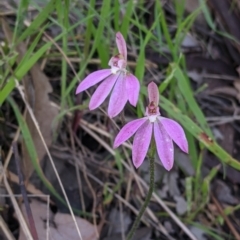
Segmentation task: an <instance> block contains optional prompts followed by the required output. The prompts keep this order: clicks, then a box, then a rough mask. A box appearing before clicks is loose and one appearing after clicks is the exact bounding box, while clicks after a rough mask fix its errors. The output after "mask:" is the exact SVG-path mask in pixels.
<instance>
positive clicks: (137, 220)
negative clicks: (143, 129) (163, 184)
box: [127, 147, 155, 240]
mask: <svg viewBox="0 0 240 240" xmlns="http://www.w3.org/2000/svg"><path fill="white" fill-rule="evenodd" d="M153 148H154V149H155V147H153ZM150 152H151V153H150V154H149V168H150V183H149V190H148V193H147V196H146V199H145V202H144V203H143V205H142V207H141V209H140V211H139V214H138V216H137V218H136V220H135V221H134V223H133V226H132V228H131V230H130V232H129V233H128V235H127V240H131V239H132V237H133V235H134V233H135V231H136V229H137V227H138V225H139V222H140V220H141V218H142V215H143V213H144V212H145V210H146V207H147V206H148V204H149V202H150V200H151V197H152V193H153V188H154V154H155V151H150Z"/></svg>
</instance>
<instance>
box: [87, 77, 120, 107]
mask: <svg viewBox="0 0 240 240" xmlns="http://www.w3.org/2000/svg"><path fill="white" fill-rule="evenodd" d="M118 77H119V74H113V75H111V76H109V77H108V78H107V79H105V80H104V81H103V82H102V83H101V84H100V85H99V86H98V88H97V89H96V91H95V92H94V93H93V95H92V97H91V100H90V102H89V109H90V110H93V109H95V108H97V107H99V106H100V105H101V104H102V103H103V101H104V100H105V99H106V98H107V96H108V95H109V93H110V92H111V90H112V88H113V86H114V84H115V83H116V81H117V79H118Z"/></svg>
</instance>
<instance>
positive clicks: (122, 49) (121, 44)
mask: <svg viewBox="0 0 240 240" xmlns="http://www.w3.org/2000/svg"><path fill="white" fill-rule="evenodd" d="M116 43H117V48H118V51H119V53H120V54H121V55H122V56H123V57H124V60H125V61H127V45H126V42H125V39H124V37H123V35H122V34H121V33H120V32H117V33H116Z"/></svg>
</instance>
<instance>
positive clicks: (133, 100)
mask: <svg viewBox="0 0 240 240" xmlns="http://www.w3.org/2000/svg"><path fill="white" fill-rule="evenodd" d="M126 89H127V95H128V100H129V102H130V104H131V105H133V106H134V107H136V105H137V101H138V96H139V91H140V84H139V81H138V79H137V78H136V77H135V76H134V75H132V74H131V73H130V74H127V76H126Z"/></svg>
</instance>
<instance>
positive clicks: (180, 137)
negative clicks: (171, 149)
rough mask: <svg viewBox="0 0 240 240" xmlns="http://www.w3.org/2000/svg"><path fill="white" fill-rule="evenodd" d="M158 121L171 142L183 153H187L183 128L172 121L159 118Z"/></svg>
mask: <svg viewBox="0 0 240 240" xmlns="http://www.w3.org/2000/svg"><path fill="white" fill-rule="evenodd" d="M159 120H160V122H161V123H162V125H163V127H164V129H165V130H166V132H167V133H168V135H169V136H170V137H171V138H172V140H173V141H174V142H175V143H176V144H177V145H178V146H179V147H180V149H181V150H182V151H183V152H186V153H188V142H187V139H186V136H185V133H184V130H183V128H182V127H181V126H180V125H179V124H178V123H177V122H175V121H173V120H172V119H169V118H164V117H159Z"/></svg>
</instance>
